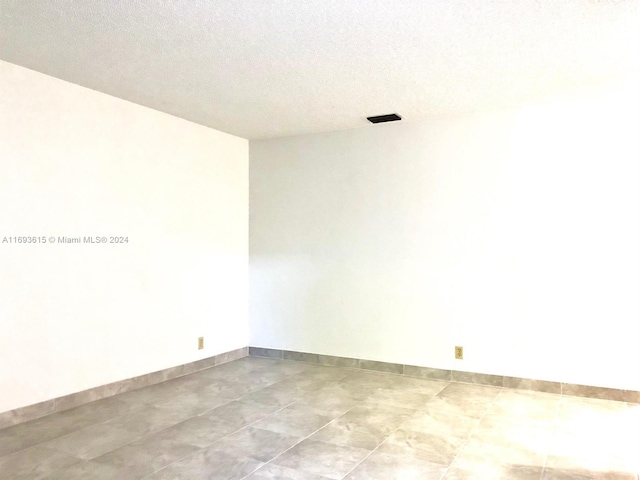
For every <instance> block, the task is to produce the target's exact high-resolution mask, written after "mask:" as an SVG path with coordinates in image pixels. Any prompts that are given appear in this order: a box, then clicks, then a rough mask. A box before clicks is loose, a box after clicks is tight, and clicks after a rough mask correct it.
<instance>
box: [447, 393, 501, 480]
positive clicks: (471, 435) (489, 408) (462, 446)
mask: <svg viewBox="0 0 640 480" xmlns="http://www.w3.org/2000/svg"><path fill="white" fill-rule="evenodd" d="M453 383H459V382H453ZM485 386H487V387H489V386H492V385H485ZM495 388H500V391H499V392H498V394H497V395H496V396H495V397H493V400H491V403H490V404H489V406H488V408H487V410H486V411H485V412H484V415H483V416H482V417H480V418H478V421H477V422H476V424H475V425H474V427H473V428H472V429H471V431H470V432H469V436H468V437H467V440H466V441H465V442H464V443H463V444H462V445H461V446H460V448H459V449H458V451H457V452H456V454H455V455H454V457H453V459H452V460H451V462H449V465H448V466H447V468H446V470H445V471H444V473H443V474H442V477H440V478H441V480H442V479H444V478H445V477H446V476H447V474H448V473H449V469H450V468H451V465H453V464H454V462H455V461H456V459H457V458H458V457H459V456H460V453H461V452H462V451H463V450H464V448H465V447H466V446H467V444H468V443H469V441H470V440H471V437H473V434H474V432H475V431H476V429H477V428H478V426H479V425H480V423H482V420H484V419H485V418H486V417H487V415H488V414H489V412H490V411H491V408H492V407H493V405H494V403H495V402H496V400H497V399H498V397H499V396H500V394H502V392H503V391H504V389H505V387H495Z"/></svg>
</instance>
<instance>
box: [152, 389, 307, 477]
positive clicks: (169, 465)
mask: <svg viewBox="0 0 640 480" xmlns="http://www.w3.org/2000/svg"><path fill="white" fill-rule="evenodd" d="M232 401H235V400H232ZM290 405H292V403H290V404H288V405H285V406H284V407H282V408H280V409H278V410H276V411H275V412H272V413H270V414H269V415H267V416H265V417H262V418H260V419H258V420H256V421H254V422H251V423H249V424H247V425H244V426H242V427H240V428H238V429H237V430H234V431H232V432H229V433H227V434H226V435H224V436H222V437H220V438H218V439H217V440H216V441H214V442H213V443H211V444H209V445H206V446H204V447H198V446H197V445H192V446H194V447H197V448H198V450H197V451H195V452H192V453H190V454H187V455H185V456H183V457H180V458H179V459H177V460H176V461H174V462H171V463H170V464H168V465H165V466H164V467H162V468H160V469H158V470H156V471H154V472H151V473H150V474H149V475H146V476H145V477H143V478H142V479H141V480H144V479H145V478H148V477H150V476H151V475H155V474H156V473H158V472H160V471H162V470H165V469H167V468H169V467H171V466H172V465H174V464H176V463H178V462H181V461H182V460H184V459H186V458H189V457H193V456H195V455H197V454H198V453H200V452H202V451H203V450H205V449H207V448H211V447H212V446H213V445H215V444H216V443H218V442H221V441H222V440H224V439H226V438H227V437H230V436H231V435H234V434H236V433H238V432H240V431H242V430H245V429H247V428H249V427H251V426H253V425H254V424H256V423H258V422H259V421H260V420H263V419H265V418H267V417H270V416H271V415H274V414H276V413H278V412H279V411H281V410H284V409H285V408H287V407H288V406H290ZM216 408H218V407H216ZM211 410H215V408H212V409H211ZM208 411H210V410H208ZM199 416H200V415H195V416H194V417H190V418H195V417H199ZM187 420H188V419H187ZM185 421H186V420H185ZM179 423H182V422H179ZM176 425H177V424H176ZM174 426H175V425H171V426H169V427H167V428H165V429H163V430H166V429H168V428H171V427H174ZM161 431H162V430H160V431H158V432H156V433H160V432H161ZM298 443H299V442H298ZM296 445H297V444H296ZM256 460H257V459H256ZM257 461H260V460H257ZM261 467H262V465H261V466H260V467H258V468H261ZM256 470H257V469H256ZM256 470H252V471H251V473H249V475H251V474H252V473H253V472H255V471H256ZM243 478H244V477H243Z"/></svg>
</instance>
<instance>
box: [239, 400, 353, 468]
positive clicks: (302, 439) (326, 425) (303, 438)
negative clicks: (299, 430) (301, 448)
mask: <svg viewBox="0 0 640 480" xmlns="http://www.w3.org/2000/svg"><path fill="white" fill-rule="evenodd" d="M294 403H296V402H293V403H291V404H289V405H287V407H288V406H290V405H293V404H294ZM287 407H283V408H282V409H280V410H283V409H284V408H287ZM353 408H355V407H353ZM280 410H278V411H280ZM274 413H277V412H274ZM345 413H346V412H345ZM342 415H344V413H343V414H340V415H338V416H337V417H336V418H334V419H333V420H331V421H330V422H328V423H326V424H324V425H323V426H321V427H320V428H318V429H316V430H314V431H313V432H311V433H310V434H309V435H307V436H306V437H301V440H300V441H299V442H297V443H295V444H293V445H291V446H290V447H289V448H287V449H286V450H283V451H282V452H280V453H279V454H278V455H276V456H275V457H273V458H272V459H271V460H269V461H268V462H264V465H268V464H270V463H271V462H273V461H274V460H276V459H277V458H278V457H280V456H282V455H284V454H285V453H287V452H288V451H289V450H291V449H292V448H294V447H295V446H297V445H300V444H301V443H302V442H304V441H305V440H309V439H310V438H311V437H312V436H313V435H315V434H316V433H318V432H319V431H320V430H322V429H323V428H325V427H328V426H329V425H331V424H332V423H333V422H335V421H336V420H337V419H338V418H340V417H342ZM265 418H266V417H265ZM258 421H259V420H258ZM254 423H255V422H254ZM276 433H278V432H276ZM283 435H284V434H283ZM324 443H328V442H324ZM264 465H261V466H260V467H258V468H256V469H255V470H253V471H251V472H250V473H248V474H247V475H245V476H244V477H242V478H241V479H240V480H245V479H246V478H247V477H249V475H252V474H253V473H255V472H256V471H257V470H259V469H260V468H262V467H263V466H264Z"/></svg>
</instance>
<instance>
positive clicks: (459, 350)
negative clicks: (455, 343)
mask: <svg viewBox="0 0 640 480" xmlns="http://www.w3.org/2000/svg"><path fill="white" fill-rule="evenodd" d="M462 353H463V352H462V347H456V360H462Z"/></svg>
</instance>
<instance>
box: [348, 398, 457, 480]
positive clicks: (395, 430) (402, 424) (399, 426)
mask: <svg viewBox="0 0 640 480" xmlns="http://www.w3.org/2000/svg"><path fill="white" fill-rule="evenodd" d="M444 388H446V387H444ZM444 388H443V390H444ZM436 395H437V394H434V395H433V397H435V396H436ZM354 408H355V407H354ZM418 411H419V410H416V411H415V412H414V413H417V412H418ZM409 420H410V418H407V419H406V420H405V421H404V422H402V423H400V425H398V427H396V428H395V429H394V430H393V431H391V432H390V433H389V435H387V436H386V437H384V438H383V439H382V441H380V443H378V445H377V446H376V448H374V449H373V450H372V451H371V452H369V454H368V455H367V456H366V457H364V458H363V459H362V460H360V461H359V462H358V463H357V464H356V465H355V466H354V467H353V468H352V469H351V470H349V471H348V472H347V473H346V474H345V475H344V476H343V477H342V479H343V480H344V479H345V478H347V477H348V476H349V475H350V474H351V472H353V471H354V470H355V469H356V468H358V466H360V465H361V464H362V463H363V462H364V461H365V460H366V459H367V458H369V457H370V456H371V455H373V454H374V452H376V451H377V450H378V449H379V448H380V447H381V446H382V444H383V443H384V442H386V441H387V440H388V439H389V438H390V437H391V436H392V435H393V434H395V433H396V432H397V431H398V430H400V429H401V428H402V427H403V426H404V425H405V424H406V423H407V422H409ZM443 466H444V465H443ZM447 470H448V468H446V469H445V470H444V471H443V473H442V475H441V476H440V480H441V479H443V478H444V476H445V474H446V472H447Z"/></svg>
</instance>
